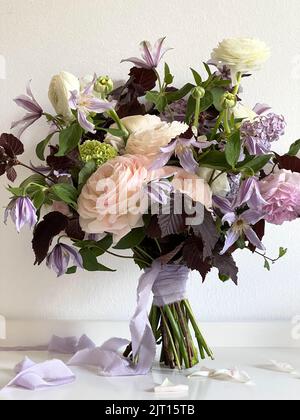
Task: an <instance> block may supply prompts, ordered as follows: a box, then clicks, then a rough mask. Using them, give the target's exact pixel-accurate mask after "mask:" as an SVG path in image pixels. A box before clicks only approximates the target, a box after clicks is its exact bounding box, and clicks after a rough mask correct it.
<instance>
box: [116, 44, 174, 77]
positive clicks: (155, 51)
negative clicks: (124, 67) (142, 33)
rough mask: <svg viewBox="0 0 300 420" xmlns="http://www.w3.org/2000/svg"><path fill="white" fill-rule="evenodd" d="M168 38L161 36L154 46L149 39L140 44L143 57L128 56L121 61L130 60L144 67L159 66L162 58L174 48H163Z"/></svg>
mask: <svg viewBox="0 0 300 420" xmlns="http://www.w3.org/2000/svg"><path fill="white" fill-rule="evenodd" d="M165 39H166V38H160V39H159V40H158V41H157V42H156V44H155V45H154V47H152V45H151V44H150V42H148V41H143V42H142V43H141V44H140V47H141V53H142V59H141V58H137V57H131V58H127V59H126V60H122V61H121V63H124V62H130V63H133V64H134V65H135V66H136V67H139V68H143V69H155V68H156V67H158V65H159V63H160V61H161V59H162V58H163V56H164V55H165V54H166V52H167V51H169V50H171V49H172V48H163V43H164V41H165Z"/></svg>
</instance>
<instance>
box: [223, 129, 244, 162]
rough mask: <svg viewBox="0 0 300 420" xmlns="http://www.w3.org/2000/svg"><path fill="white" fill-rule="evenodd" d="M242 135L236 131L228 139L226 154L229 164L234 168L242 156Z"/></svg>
mask: <svg viewBox="0 0 300 420" xmlns="http://www.w3.org/2000/svg"><path fill="white" fill-rule="evenodd" d="M241 147H242V143H241V135H240V132H239V131H236V132H235V133H234V134H233V135H232V136H231V137H230V138H229V139H228V141H227V144H226V147H225V156H226V160H227V162H228V163H229V165H230V166H231V167H232V168H233V169H234V168H235V166H236V164H237V162H238V160H239V157H240V156H241Z"/></svg>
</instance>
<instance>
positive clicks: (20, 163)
mask: <svg viewBox="0 0 300 420" xmlns="http://www.w3.org/2000/svg"><path fill="white" fill-rule="evenodd" d="M16 165H18V166H23V168H26V169H29V170H30V171H31V172H34V173H35V174H38V175H40V176H42V177H44V178H45V179H48V180H49V181H51V182H52V183H54V181H53V179H52V178H51V177H49V176H47V175H45V174H43V173H42V172H39V171H38V170H37V169H34V168H31V167H30V166H28V165H25V163H22V162H20V161H17V163H16Z"/></svg>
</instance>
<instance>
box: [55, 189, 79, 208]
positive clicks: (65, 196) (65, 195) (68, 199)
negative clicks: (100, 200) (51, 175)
mask: <svg viewBox="0 0 300 420" xmlns="http://www.w3.org/2000/svg"><path fill="white" fill-rule="evenodd" d="M51 192H52V193H53V194H54V195H55V197H56V198H57V199H58V201H63V202H65V203H67V204H69V205H72V206H73V207H74V208H76V207H77V198H78V192H77V190H76V188H75V187H73V185H70V184H55V185H53V187H52V188H51Z"/></svg>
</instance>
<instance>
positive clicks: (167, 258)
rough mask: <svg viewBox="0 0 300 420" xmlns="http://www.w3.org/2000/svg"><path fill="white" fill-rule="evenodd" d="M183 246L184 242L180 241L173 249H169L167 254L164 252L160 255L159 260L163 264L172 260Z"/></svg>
mask: <svg viewBox="0 0 300 420" xmlns="http://www.w3.org/2000/svg"><path fill="white" fill-rule="evenodd" d="M183 246H184V243H181V244H180V245H178V246H177V247H176V248H175V249H173V251H171V252H169V253H168V254H165V255H163V256H162V257H160V260H161V262H162V263H163V264H169V263H170V261H172V260H173V258H175V257H176V256H177V255H178V254H179V252H180V251H181V250H182V248H183Z"/></svg>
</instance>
